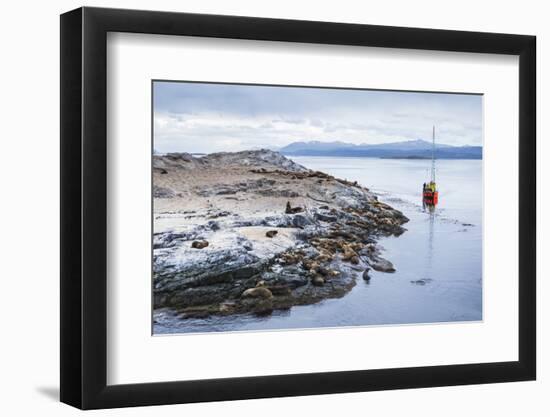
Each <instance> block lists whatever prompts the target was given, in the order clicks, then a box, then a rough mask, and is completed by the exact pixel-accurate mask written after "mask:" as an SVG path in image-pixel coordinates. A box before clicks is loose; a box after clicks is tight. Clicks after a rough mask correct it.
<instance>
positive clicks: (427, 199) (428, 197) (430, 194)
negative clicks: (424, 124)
mask: <svg viewBox="0 0 550 417" xmlns="http://www.w3.org/2000/svg"><path fill="white" fill-rule="evenodd" d="M438 200H439V191H438V190H437V184H436V182H435V126H433V130H432V171H431V175H430V182H428V183H424V185H423V189H422V201H423V202H424V203H425V204H426V205H428V206H435V205H437V202H438Z"/></svg>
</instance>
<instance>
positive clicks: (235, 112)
mask: <svg viewBox="0 0 550 417" xmlns="http://www.w3.org/2000/svg"><path fill="white" fill-rule="evenodd" d="M154 122H155V126H154V133H155V136H154V141H155V144H154V146H155V148H156V149H158V150H159V151H160V152H172V151H185V152H216V151H224V150H226V151H227V150H242V149H250V148H262V147H268V148H277V147H281V146H285V145H287V144H289V143H291V142H294V141H298V140H300V141H304V140H306V141H307V140H319V141H336V140H339V141H344V142H350V143H355V144H359V143H383V142H391V141H400V140H411V139H419V138H420V139H429V138H430V135H431V128H432V125H434V124H435V125H436V126H437V131H438V139H439V140H440V141H441V143H448V144H452V145H467V144H468V145H480V144H481V141H482V98H481V96H478V95H459V94H440V93H409V92H390V91H376V90H345V89H321V88H295V87H272V86H248V85H246V86H243V85H230V84H206V83H173V82H155V86H154Z"/></svg>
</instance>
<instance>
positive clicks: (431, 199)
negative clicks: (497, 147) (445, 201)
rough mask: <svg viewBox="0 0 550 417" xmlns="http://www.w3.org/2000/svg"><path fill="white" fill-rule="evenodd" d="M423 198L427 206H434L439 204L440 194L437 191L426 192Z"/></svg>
mask: <svg viewBox="0 0 550 417" xmlns="http://www.w3.org/2000/svg"><path fill="white" fill-rule="evenodd" d="M422 198H423V199H424V202H425V203H427V204H433V205H434V206H435V205H436V204H437V203H438V200H439V192H437V191H433V192H432V191H424V193H423V195H422Z"/></svg>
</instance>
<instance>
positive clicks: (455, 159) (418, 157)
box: [283, 153, 483, 161]
mask: <svg viewBox="0 0 550 417" xmlns="http://www.w3.org/2000/svg"><path fill="white" fill-rule="evenodd" d="M283 155H285V156H286V157H288V158H294V157H304V156H305V157H323V158H371V159H408V160H411V159H412V160H416V159H418V160H429V159H432V158H431V156H417V155H410V156H372V155H349V154H346V155H320V154H316V155H311V154H288V153H283ZM435 159H437V160H442V159H445V160H454V161H458V160H464V161H481V160H482V159H483V158H482V157H464V156H461V157H460V158H459V157H448V156H443V157H441V156H436V158H435Z"/></svg>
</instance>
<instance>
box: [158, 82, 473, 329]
mask: <svg viewBox="0 0 550 417" xmlns="http://www.w3.org/2000/svg"><path fill="white" fill-rule="evenodd" d="M152 89H153V104H152V123H153V131H152V184H153V190H152V194H153V195H152V199H153V219H152V229H153V236H152V248H153V253H152V292H153V294H152V297H153V312H152V320H153V325H152V332H153V334H154V335H159V334H181V333H208V332H235V331H262V330H284V329H312V328H338V327H346V326H369V325H403V324H427V323H442V322H475V321H481V320H483V303H482V300H483V291H482V288H483V285H482V284H483V276H482V275H483V274H482V264H483V252H482V249H483V219H482V206H483V158H482V155H483V148H482V145H483V95H481V94H474V93H443V92H414V91H389V90H371V89H347V88H326V87H322V88H321V87H310V86H277V85H252V84H250V85H248V84H227V83H215V82H195V81H193V82H189V81H172V80H170V81H165V80H154V81H153V82H152Z"/></svg>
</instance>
